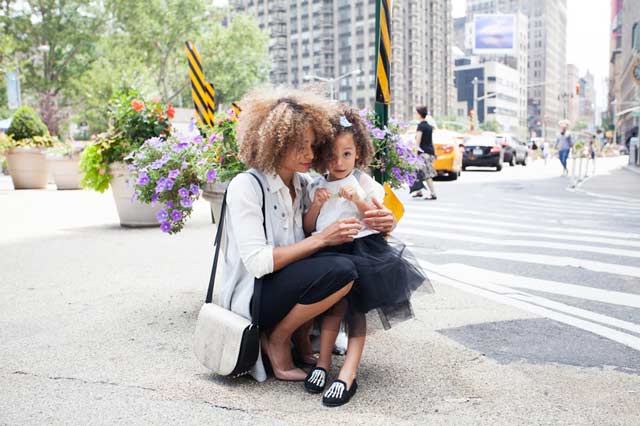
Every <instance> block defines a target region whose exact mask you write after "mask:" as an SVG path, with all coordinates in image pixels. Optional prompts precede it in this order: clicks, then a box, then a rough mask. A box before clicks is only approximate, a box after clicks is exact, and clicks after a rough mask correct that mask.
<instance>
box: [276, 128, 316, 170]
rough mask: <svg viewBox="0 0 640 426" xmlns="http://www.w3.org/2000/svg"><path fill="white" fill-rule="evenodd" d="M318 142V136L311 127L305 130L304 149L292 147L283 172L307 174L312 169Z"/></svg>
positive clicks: (281, 167)
mask: <svg viewBox="0 0 640 426" xmlns="http://www.w3.org/2000/svg"><path fill="white" fill-rule="evenodd" d="M315 140H316V135H315V133H314V132H313V129H312V128H311V127H310V126H309V127H307V128H306V129H305V130H304V133H303V134H302V144H303V145H302V146H303V147H302V149H298V147H295V146H292V147H291V148H289V151H287V154H286V155H285V157H284V159H283V160H282V164H281V165H280V169H281V170H286V171H289V172H298V173H307V172H308V171H309V169H311V163H312V161H313V148H312V147H313V144H314V142H315Z"/></svg>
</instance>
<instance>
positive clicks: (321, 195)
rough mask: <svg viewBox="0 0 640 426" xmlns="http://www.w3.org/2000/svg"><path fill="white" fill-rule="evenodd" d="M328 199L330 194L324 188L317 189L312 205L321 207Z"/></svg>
mask: <svg viewBox="0 0 640 426" xmlns="http://www.w3.org/2000/svg"><path fill="white" fill-rule="evenodd" d="M329 198H331V193H330V192H329V191H327V189H325V188H319V189H318V190H317V191H316V193H315V195H314V196H313V204H315V205H316V206H318V207H322V206H323V205H324V203H326V202H327V201H328V200H329Z"/></svg>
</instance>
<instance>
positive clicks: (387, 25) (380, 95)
mask: <svg viewBox="0 0 640 426" xmlns="http://www.w3.org/2000/svg"><path fill="white" fill-rule="evenodd" d="M376 58H377V60H376V102H375V112H376V115H377V116H378V119H379V121H380V123H381V125H383V126H386V125H387V123H388V122H389V104H390V103H391V84H390V77H391V0H376ZM382 155H383V156H385V157H386V155H387V149H386V148H384V149H383V150H382ZM389 173H390V170H386V169H385V170H384V171H380V170H378V171H376V172H375V173H374V177H375V179H376V180H377V181H378V182H380V183H383V182H385V181H386V180H387V177H388V174H389Z"/></svg>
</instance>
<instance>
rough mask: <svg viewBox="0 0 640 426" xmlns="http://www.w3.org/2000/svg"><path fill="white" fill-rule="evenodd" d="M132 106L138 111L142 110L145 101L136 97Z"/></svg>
mask: <svg viewBox="0 0 640 426" xmlns="http://www.w3.org/2000/svg"><path fill="white" fill-rule="evenodd" d="M131 107H132V108H133V109H134V110H136V112H140V111H142V108H144V102H142V101H139V100H137V99H134V100H132V101H131Z"/></svg>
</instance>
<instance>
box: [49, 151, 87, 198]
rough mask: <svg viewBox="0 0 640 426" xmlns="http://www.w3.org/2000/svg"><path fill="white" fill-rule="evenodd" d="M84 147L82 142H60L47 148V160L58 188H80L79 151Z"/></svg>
mask: <svg viewBox="0 0 640 426" xmlns="http://www.w3.org/2000/svg"><path fill="white" fill-rule="evenodd" d="M84 147H85V144H84V143H82V142H62V143H58V144H56V145H55V146H54V147H53V148H50V149H48V150H47V161H48V162H49V167H50V169H51V173H52V174H53V179H54V181H55V183H56V187H57V188H58V189H60V190H67V189H81V188H82V185H81V184H80V178H81V174H80V153H81V152H82V150H83V149H84Z"/></svg>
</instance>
